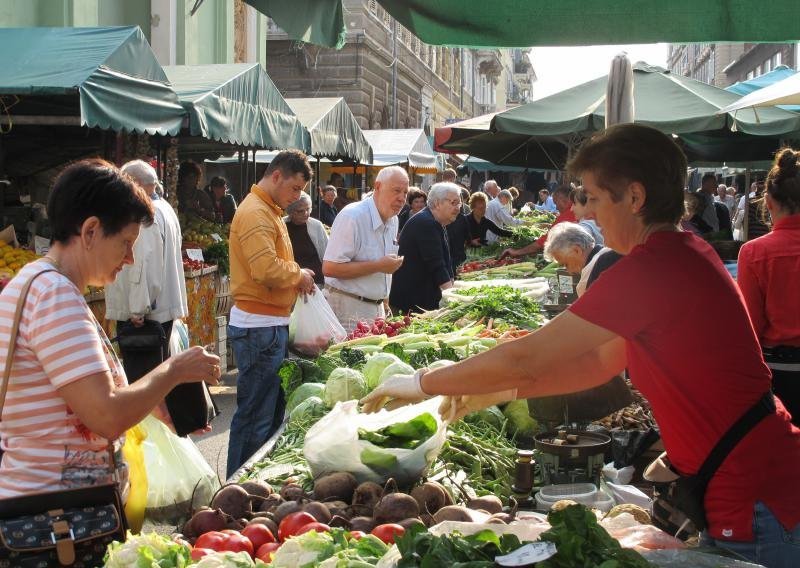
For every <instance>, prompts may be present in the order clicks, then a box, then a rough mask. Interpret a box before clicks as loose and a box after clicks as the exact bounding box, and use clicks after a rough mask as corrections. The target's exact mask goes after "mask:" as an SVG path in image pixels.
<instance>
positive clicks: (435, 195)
mask: <svg viewBox="0 0 800 568" xmlns="http://www.w3.org/2000/svg"><path fill="white" fill-rule="evenodd" d="M450 194H454V195H455V196H456V197H458V198H459V199H461V186H459V185H457V184H455V183H453V182H450V181H440V182H439V183H435V184H433V185H432V186H431V188H430V189H429V190H428V206H432V205H438V204H439V203H440V202H442V201H445V200H446V199H447V196H448V195H450Z"/></svg>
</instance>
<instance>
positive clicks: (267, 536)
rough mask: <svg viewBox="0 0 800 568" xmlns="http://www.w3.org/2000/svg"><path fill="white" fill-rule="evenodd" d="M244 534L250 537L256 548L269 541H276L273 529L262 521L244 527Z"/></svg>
mask: <svg viewBox="0 0 800 568" xmlns="http://www.w3.org/2000/svg"><path fill="white" fill-rule="evenodd" d="M242 534H243V535H244V536H246V537H247V538H249V539H250V542H252V543H253V549H255V550H258V549H259V548H261V546H262V545H264V544H267V543H268V542H275V535H273V534H272V531H271V530H269V529H268V528H267V527H266V526H265V525H262V524H260V523H253V524H252V525H247V526H246V527H244V528H243V529H242Z"/></svg>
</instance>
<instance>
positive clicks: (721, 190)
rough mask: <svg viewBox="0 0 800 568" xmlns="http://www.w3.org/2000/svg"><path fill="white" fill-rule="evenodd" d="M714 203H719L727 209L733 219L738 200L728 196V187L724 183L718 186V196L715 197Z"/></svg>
mask: <svg viewBox="0 0 800 568" xmlns="http://www.w3.org/2000/svg"><path fill="white" fill-rule="evenodd" d="M714 201H718V202H719V203H722V204H723V205H724V206H725V207H727V208H728V213H730V215H731V219H732V218H733V211H734V209H736V198H735V197H734V196H733V195H728V186H726V185H725V184H724V183H721V184H719V185H718V186H717V195H716V196H714Z"/></svg>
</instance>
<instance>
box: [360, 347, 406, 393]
mask: <svg viewBox="0 0 800 568" xmlns="http://www.w3.org/2000/svg"><path fill="white" fill-rule="evenodd" d="M392 363H402V361H400V358H399V357H398V356H397V355H393V354H391V353H383V352H381V353H375V354H374V355H372V356H371V357H370V358H369V359H367V364H366V365H364V369H363V372H364V378H365V379H366V380H367V389H368V390H372V389H374V388H375V387H377V386H378V385H379V384H380V382H381V373H382V372H383V370H384V369H385V368H386V367H388V366H389V365H391V364H392Z"/></svg>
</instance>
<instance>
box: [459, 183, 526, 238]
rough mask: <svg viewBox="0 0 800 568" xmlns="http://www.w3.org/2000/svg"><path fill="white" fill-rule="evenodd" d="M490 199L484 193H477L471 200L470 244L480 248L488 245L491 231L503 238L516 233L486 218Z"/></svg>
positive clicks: (469, 219) (468, 217)
mask: <svg viewBox="0 0 800 568" xmlns="http://www.w3.org/2000/svg"><path fill="white" fill-rule="evenodd" d="M488 201H489V198H488V197H487V195H486V194H485V193H483V192H482V191H476V192H475V193H473V194H472V195H471V196H470V198H469V208H470V213H469V215H467V222H468V223H469V237H470V244H471V245H472V246H474V247H479V246H482V245H485V244H487V235H488V232H489V231H491V232H492V233H494V234H495V235H500V236H501V237H510V236H511V235H513V234H514V233H512V232H511V231H507V230H506V229H503V228H501V227H498V226H497V225H495V224H494V223H493V222H492V221H490V220H489V219H487V218H486V203H487V202H488Z"/></svg>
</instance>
